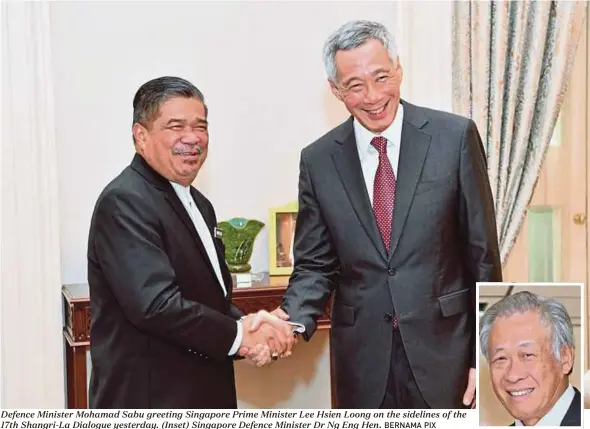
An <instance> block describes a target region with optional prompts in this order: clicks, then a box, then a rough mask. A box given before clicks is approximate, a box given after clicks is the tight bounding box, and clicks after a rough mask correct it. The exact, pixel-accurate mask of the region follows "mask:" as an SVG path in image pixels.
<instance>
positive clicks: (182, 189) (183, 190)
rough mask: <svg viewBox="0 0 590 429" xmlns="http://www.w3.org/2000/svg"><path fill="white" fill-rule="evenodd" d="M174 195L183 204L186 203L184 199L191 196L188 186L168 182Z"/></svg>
mask: <svg viewBox="0 0 590 429" xmlns="http://www.w3.org/2000/svg"><path fill="white" fill-rule="evenodd" d="M170 184H171V185H172V188H173V189H174V191H175V192H176V195H178V196H179V197H180V199H181V200H182V201H183V202H188V201H186V199H187V198H188V197H189V196H190V195H191V190H190V186H182V185H181V184H180V183H176V182H172V181H171V182H170Z"/></svg>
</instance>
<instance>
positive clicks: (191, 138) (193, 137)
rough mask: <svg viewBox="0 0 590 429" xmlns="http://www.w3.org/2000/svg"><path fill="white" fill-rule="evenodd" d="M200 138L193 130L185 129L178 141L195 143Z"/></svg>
mask: <svg viewBox="0 0 590 429" xmlns="http://www.w3.org/2000/svg"><path fill="white" fill-rule="evenodd" d="M200 140H201V138H200V136H199V134H198V133H197V132H195V131H193V130H187V131H185V133H184V134H183V135H182V137H181V139H180V141H181V142H182V143H184V144H197V143H199V141H200Z"/></svg>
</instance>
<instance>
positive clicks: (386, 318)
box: [383, 313, 393, 323]
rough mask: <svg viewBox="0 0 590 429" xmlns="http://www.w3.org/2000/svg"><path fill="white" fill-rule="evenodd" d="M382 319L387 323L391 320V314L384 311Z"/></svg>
mask: <svg viewBox="0 0 590 429" xmlns="http://www.w3.org/2000/svg"><path fill="white" fill-rule="evenodd" d="M383 320H385V321H386V322H387V323H391V322H393V314H391V313H385V316H383Z"/></svg>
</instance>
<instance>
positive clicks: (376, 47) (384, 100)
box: [329, 39, 402, 133]
mask: <svg viewBox="0 0 590 429" xmlns="http://www.w3.org/2000/svg"><path fill="white" fill-rule="evenodd" d="M335 63H336V71H337V76H338V78H337V80H338V81H337V82H334V81H332V80H330V81H329V82H330V87H331V89H332V93H333V94H334V95H335V96H336V98H338V99H339V100H340V101H342V102H343V103H344V105H345V106H346V108H347V109H348V111H349V112H350V114H351V115H352V116H354V117H355V118H356V119H357V120H358V121H359V122H360V123H361V124H363V126H364V127H365V128H367V129H368V130H370V131H372V132H374V133H381V132H383V131H384V130H385V129H387V127H389V126H390V125H391V123H392V122H393V120H394V118H395V115H396V113H397V107H398V105H399V101H400V89H401V82H402V69H401V66H400V64H399V60H397V61H396V62H395V64H394V62H393V61H392V59H391V58H390V57H389V52H388V51H387V49H386V48H385V47H384V46H383V43H381V41H379V40H376V39H371V40H369V41H367V42H365V43H363V44H362V45H360V46H359V47H357V48H354V49H350V50H346V51H344V50H342V51H338V52H337V53H336V57H335Z"/></svg>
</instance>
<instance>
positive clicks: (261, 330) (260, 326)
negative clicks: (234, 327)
mask: <svg viewBox="0 0 590 429" xmlns="http://www.w3.org/2000/svg"><path fill="white" fill-rule="evenodd" d="M260 313H261V312H258V313H255V314H250V315H248V316H247V317H246V318H245V319H244V320H243V321H242V326H243V337H242V344H241V345H240V348H246V349H249V350H254V348H255V347H256V346H257V345H259V344H262V345H267V346H268V348H269V350H270V353H271V354H273V355H284V354H285V353H287V352H290V351H291V347H292V346H293V339H292V338H290V336H289V331H288V329H287V328H286V327H285V326H283V324H284V322H282V321H280V320H279V319H276V318H274V317H273V319H275V320H277V322H279V323H280V324H277V323H273V320H269V319H266V318H265V319H261V318H260ZM265 313H266V312H265ZM266 314H268V313H266ZM269 317H270V315H269Z"/></svg>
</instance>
